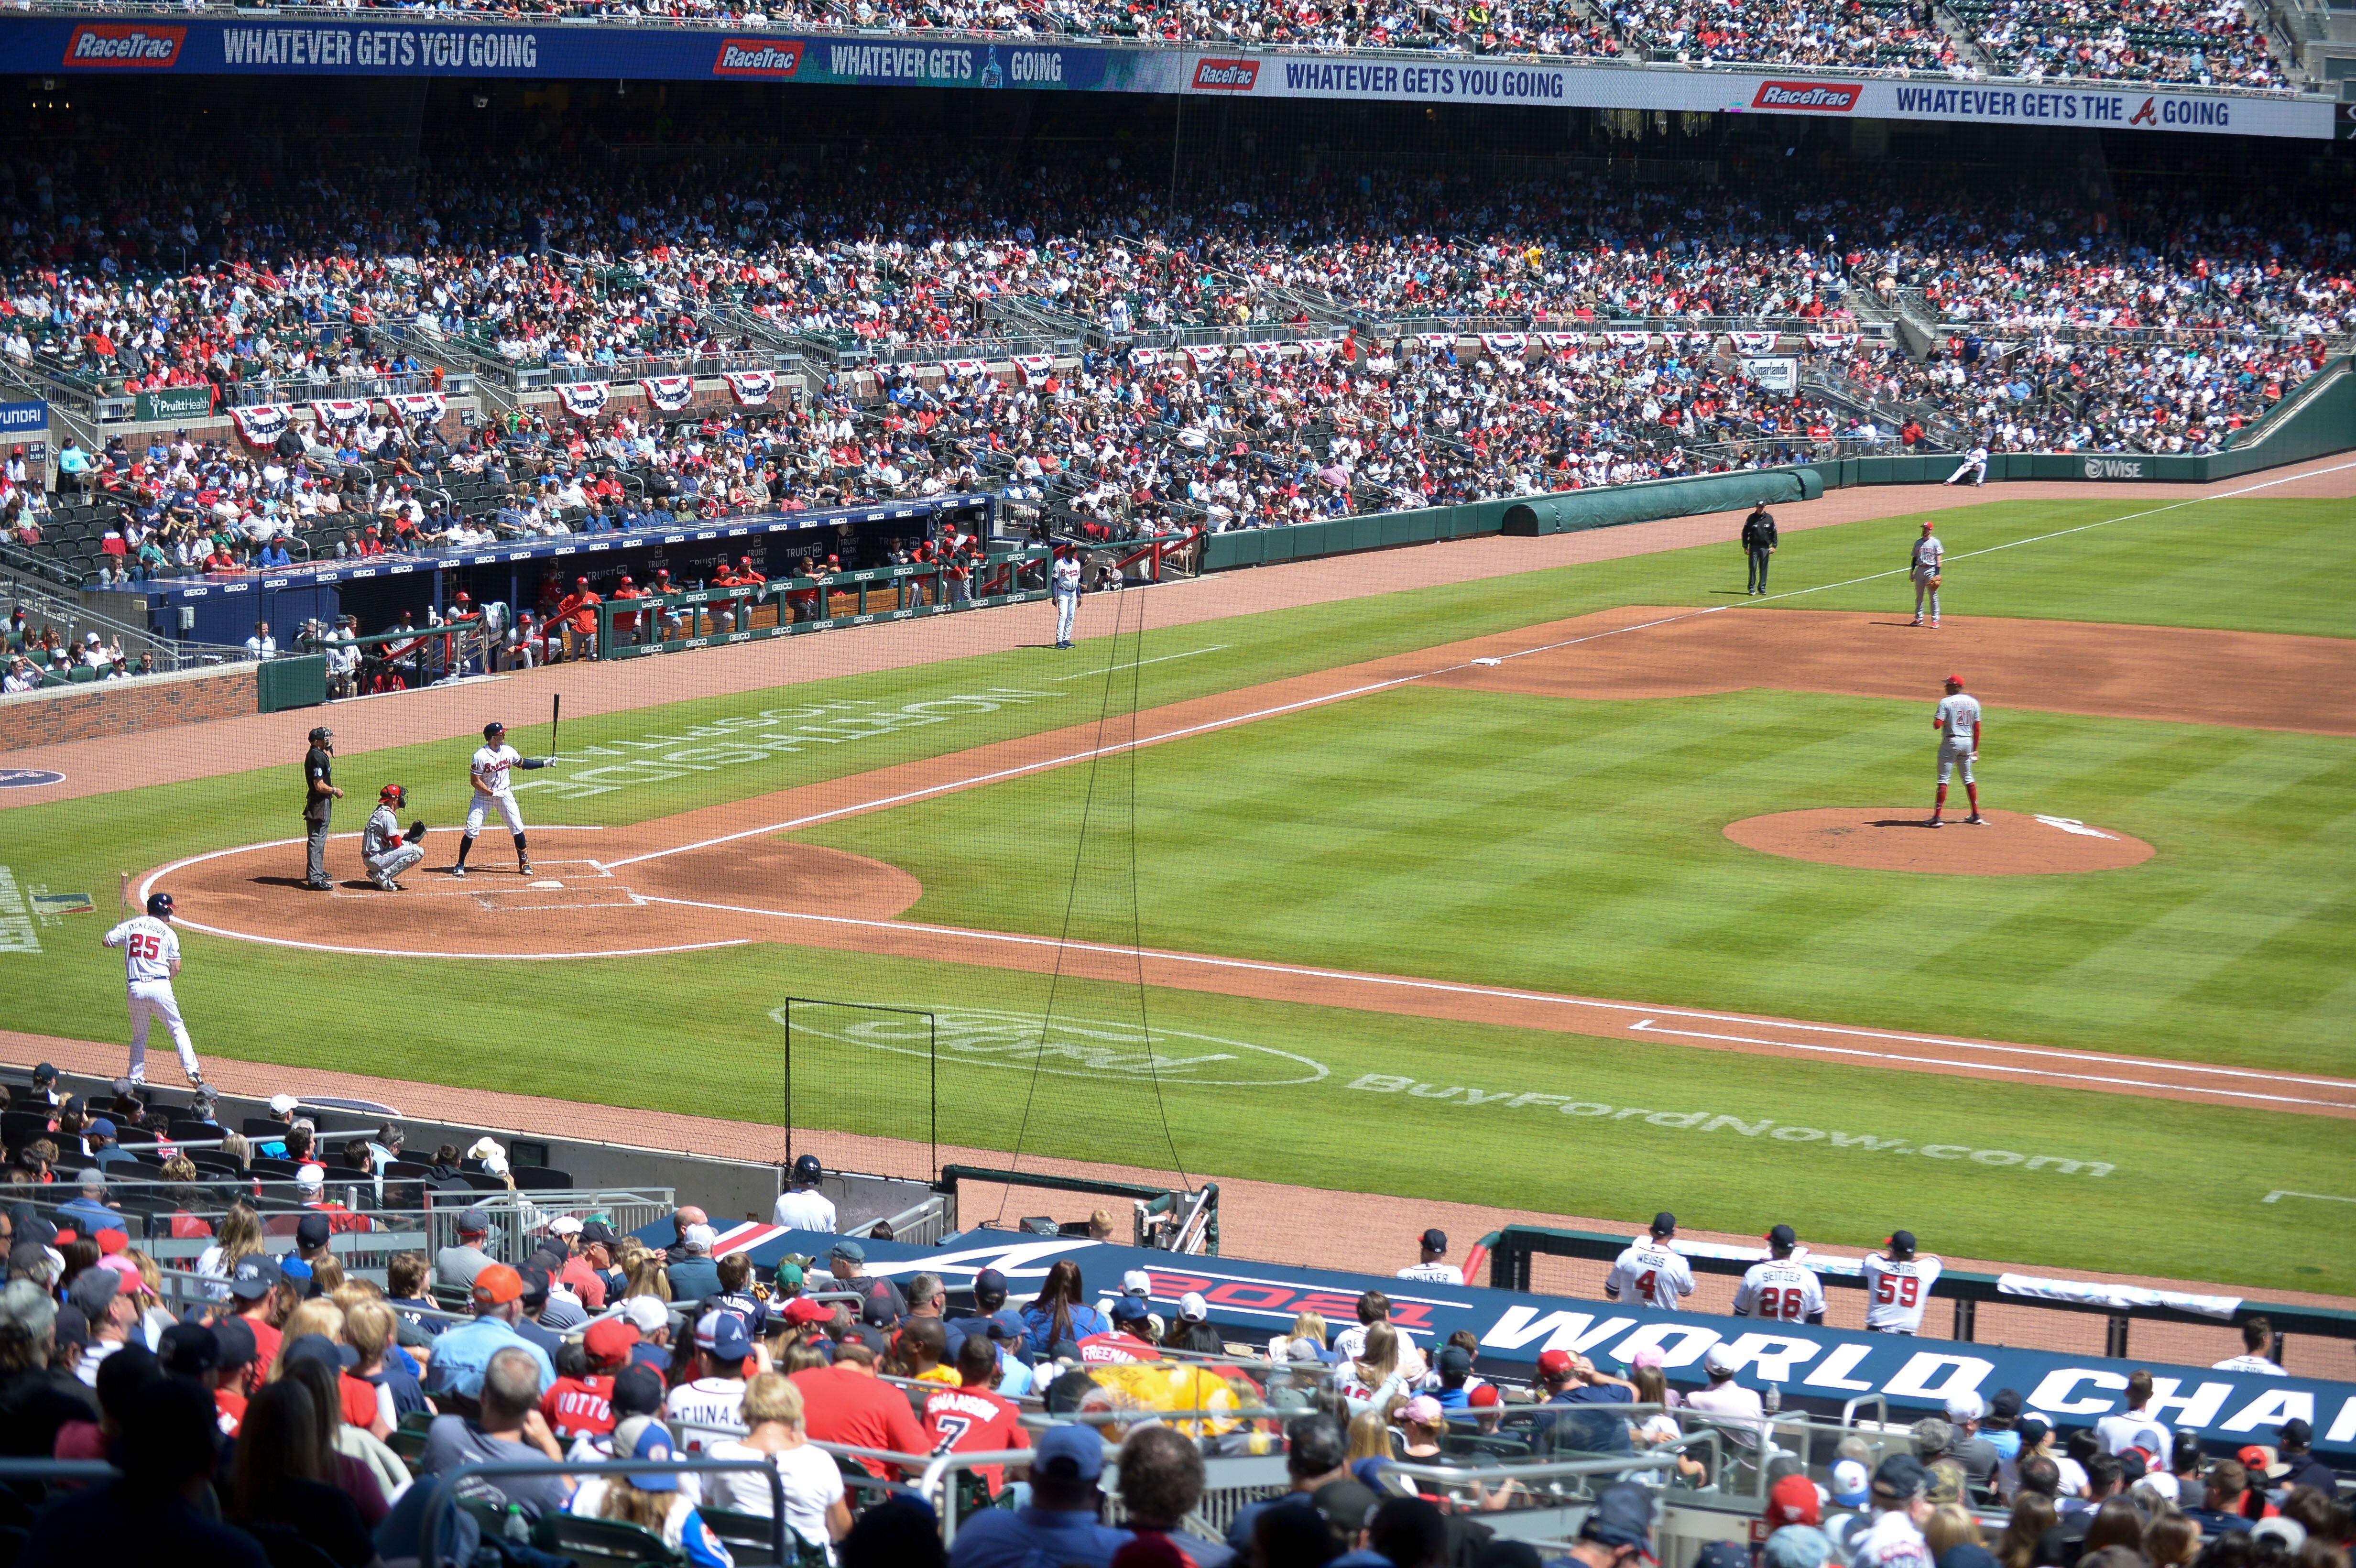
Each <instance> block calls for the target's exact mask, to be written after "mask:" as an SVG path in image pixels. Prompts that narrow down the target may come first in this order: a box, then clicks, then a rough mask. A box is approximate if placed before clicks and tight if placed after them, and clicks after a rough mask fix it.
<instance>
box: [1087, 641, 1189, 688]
mask: <svg viewBox="0 0 2356 1568" xmlns="http://www.w3.org/2000/svg"><path fill="white" fill-rule="evenodd" d="M1230 646H1232V644H1228V643H1214V644H1212V645H1210V646H1209V647H1207V648H1194V649H1192V650H1190V651H1188V652H1186V653H1183V654H1163V655H1162V656H1161V657H1160V658H1158V659H1138V660H1136V661H1135V662H1133V663H1130V664H1124V665H1114V666H1111V668H1113V669H1116V670H1122V669H1143V668H1144V667H1146V666H1147V665H1150V664H1168V663H1169V662H1170V661H1171V660H1172V659H1191V658H1193V657H1194V656H1195V655H1196V654H1216V653H1225V652H1226V650H1227V649H1228V648H1229V647H1230ZM1104 673H1106V672H1105V671H1104V670H1101V669H1084V670H1082V671H1080V672H1079V673H1078V674H1077V675H1051V676H1049V677H1047V679H1048V680H1049V681H1050V682H1051V683H1052V682H1055V681H1059V680H1086V679H1087V677H1090V676H1092V675H1103V674H1104Z"/></svg>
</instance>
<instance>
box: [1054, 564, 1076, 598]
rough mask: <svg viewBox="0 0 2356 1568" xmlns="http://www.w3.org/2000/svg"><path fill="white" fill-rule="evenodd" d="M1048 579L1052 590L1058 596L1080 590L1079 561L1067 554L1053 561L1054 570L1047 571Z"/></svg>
mask: <svg viewBox="0 0 2356 1568" xmlns="http://www.w3.org/2000/svg"><path fill="white" fill-rule="evenodd" d="M1048 581H1049V582H1050V584H1051V587H1052V591H1053V592H1055V594H1057V595H1058V596H1059V597H1063V596H1069V595H1071V594H1074V593H1077V592H1079V591H1080V563H1079V561H1078V560H1077V559H1076V557H1073V556H1068V555H1067V556H1066V557H1065V558H1064V559H1063V560H1059V561H1057V562H1056V563H1055V570H1054V571H1051V572H1050V573H1048Z"/></svg>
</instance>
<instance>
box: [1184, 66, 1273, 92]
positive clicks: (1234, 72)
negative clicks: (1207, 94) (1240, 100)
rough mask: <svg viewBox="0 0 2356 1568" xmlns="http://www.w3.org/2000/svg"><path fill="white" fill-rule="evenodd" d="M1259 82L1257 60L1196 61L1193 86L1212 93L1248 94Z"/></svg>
mask: <svg viewBox="0 0 2356 1568" xmlns="http://www.w3.org/2000/svg"><path fill="white" fill-rule="evenodd" d="M1258 80H1259V61H1258V60H1212V59H1206V60H1196V61H1195V62H1194V86H1195V87H1196V89H1197V90H1201V91H1213V92H1249V91H1251V90H1252V84H1253V83H1254V82H1257V81H1258Z"/></svg>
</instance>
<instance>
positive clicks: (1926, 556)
mask: <svg viewBox="0 0 2356 1568" xmlns="http://www.w3.org/2000/svg"><path fill="white" fill-rule="evenodd" d="M1946 559H1947V547H1946V546H1945V545H1943V544H1941V543H1940V542H1939V536H1938V535H1936V534H1934V533H1933V532H1932V531H1931V523H1930V520H1929V519H1928V518H1925V519H1923V523H1922V538H1921V539H1916V540H1915V541H1914V553H1913V554H1912V556H1911V557H1909V558H1908V561H1909V564H1908V566H1907V568H1906V574H1907V575H1908V576H1910V577H1912V579H1913V580H1914V624H1916V625H1918V626H1919V625H1921V624H1922V601H1923V599H1924V597H1925V596H1928V597H1929V599H1930V601H1931V625H1932V628H1933V630H1936V629H1937V627H1938V624H1939V567H1940V564H1941V563H1942V562H1944V560H1946Z"/></svg>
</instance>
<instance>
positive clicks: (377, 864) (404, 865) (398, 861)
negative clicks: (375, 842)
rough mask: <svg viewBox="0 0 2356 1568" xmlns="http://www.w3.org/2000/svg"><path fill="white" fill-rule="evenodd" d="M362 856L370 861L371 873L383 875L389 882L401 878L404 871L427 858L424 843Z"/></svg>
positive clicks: (404, 845) (405, 845) (372, 874)
mask: <svg viewBox="0 0 2356 1568" xmlns="http://www.w3.org/2000/svg"><path fill="white" fill-rule="evenodd" d="M360 858H361V859H364V860H366V861H367V862H368V869H369V875H371V876H377V877H382V878H383V879H384V880H386V881H388V882H390V881H395V880H399V879H400V876H401V873H402V872H403V871H406V870H407V869H409V868H410V867H412V866H414V865H415V864H417V862H418V861H420V860H423V859H425V847H424V846H423V845H422V844H403V845H401V846H399V847H398V848H391V849H387V850H386V851H385V852H384V853H383V854H381V855H363V856H362V857H360Z"/></svg>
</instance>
